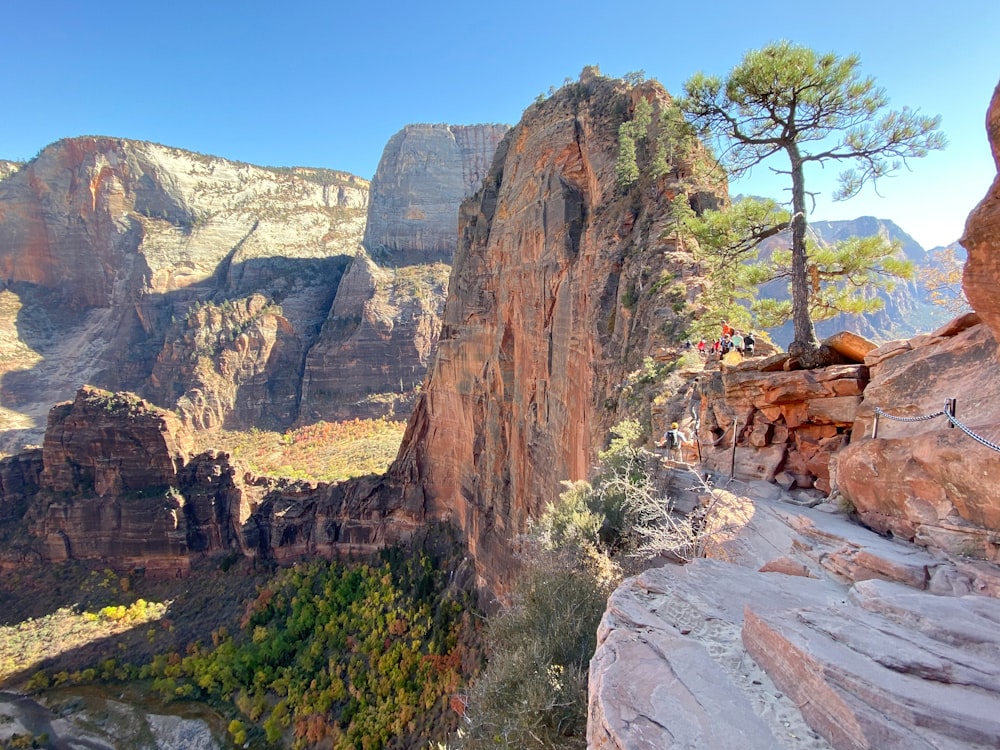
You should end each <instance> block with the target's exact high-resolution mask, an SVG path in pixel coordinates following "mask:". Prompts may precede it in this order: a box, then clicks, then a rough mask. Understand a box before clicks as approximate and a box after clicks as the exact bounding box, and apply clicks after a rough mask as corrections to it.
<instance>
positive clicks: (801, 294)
mask: <svg viewBox="0 0 1000 750" xmlns="http://www.w3.org/2000/svg"><path fill="white" fill-rule="evenodd" d="M786 150H787V151H788V157H789V159H790V160H791V162H792V327H793V331H794V339H793V341H792V343H791V344H790V345H789V347H788V353H789V354H792V355H794V356H797V357H801V356H803V355H810V354H813V353H815V352H816V350H817V349H818V348H819V341H818V340H817V339H816V329H815V327H814V326H813V322H812V316H811V315H810V314H809V273H808V266H807V263H806V261H807V256H806V185H805V177H804V175H803V171H802V159H801V157H800V156H799V149H798V145H797V144H795V143H794V142H793V143H791V144H790V145H789V146H788V147H787V149H786Z"/></svg>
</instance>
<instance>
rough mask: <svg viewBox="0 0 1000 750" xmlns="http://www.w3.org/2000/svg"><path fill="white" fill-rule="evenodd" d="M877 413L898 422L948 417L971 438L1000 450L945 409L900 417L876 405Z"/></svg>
mask: <svg viewBox="0 0 1000 750" xmlns="http://www.w3.org/2000/svg"><path fill="white" fill-rule="evenodd" d="M875 413H876V414H878V415H879V416H882V417H886V418H887V419H892V420H895V421H897V422H925V421H927V420H928V419H936V418H937V417H947V418H948V421H949V422H951V423H952V424H953V425H955V427H957V428H958V429H960V430H961V431H962V432H964V433H965V434H966V435H968V436H969V437H970V438H972V439H973V440H975V441H976V442H977V443H979V444H980V445H985V446H986V447H987V448H991V449H993V450H995V451H998V452H1000V445H997V444H996V443H992V442H990V441H989V440H987V439H986V438H984V437H982V436H981V435H977V434H976V433H974V432H973V431H972V430H970V429H969V428H968V427H966V426H965V425H964V424H962V423H961V422H959V421H958V420H957V419H955V416H954V415H953V414H951V413H950V412H948V411H946V410H943V409H942V410H941V411H936V412H934V413H933V414H924V415H922V416H919V417H899V416H896V415H895V414H887V413H886V412H884V411H882V409H880V408H879V407H877V406H876V407H875Z"/></svg>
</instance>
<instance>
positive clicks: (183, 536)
mask: <svg viewBox="0 0 1000 750" xmlns="http://www.w3.org/2000/svg"><path fill="white" fill-rule="evenodd" d="M189 441H190V434H189V433H188V431H187V430H186V429H185V428H184V427H183V425H182V424H181V421H180V419H178V417H177V415H176V414H173V413H172V412H169V411H166V410H163V409H158V408H157V407H155V406H153V405H151V404H149V403H148V402H145V401H142V400H141V399H138V398H136V397H135V396H132V395H131V394H126V393H110V392H108V391H102V390H99V389H95V388H91V387H85V388H82V389H81V390H80V391H79V393H78V394H77V397H76V400H74V401H73V402H70V403H65V404H60V405H57V406H55V407H53V409H52V411H51V412H50V414H49V426H48V429H47V430H46V434H45V444H44V445H43V446H42V456H43V469H42V472H41V475H40V477H39V480H38V488H37V491H36V492H35V497H34V500H33V503H32V507H31V508H30V510H29V512H28V517H29V518H31V519H33V525H32V534H33V535H34V536H36V537H37V538H38V539H40V540H41V542H40V547H41V553H42V555H43V557H45V558H46V559H50V560H56V561H58V560H64V559H68V558H71V557H73V558H92V557H102V558H108V559H114V560H116V561H118V564H135V565H144V566H150V567H152V568H154V569H157V568H168V567H170V568H172V567H174V566H175V565H176V566H178V569H181V570H183V569H185V568H186V554H187V553H188V552H189V551H192V552H193V551H205V550H213V551H214V550H224V549H227V548H228V546H229V541H230V540H231V538H232V535H233V528H232V525H231V523H230V514H231V513H233V512H234V508H233V507H232V506H233V505H234V504H236V503H238V501H239V494H238V493H235V492H233V483H232V477H231V471H230V470H229V469H228V467H227V466H225V462H223V463H222V464H221V465H220V464H219V462H218V458H217V457H216V456H208V455H205V456H201V457H199V458H198V459H197V460H196V462H195V463H201V464H205V463H208V464H214V465H215V466H214V468H213V469H206V468H205V467H204V466H203V467H202V469H201V470H200V471H193V470H192V466H191V464H187V465H186V461H187V452H188V448H189ZM192 479H193V480H196V481H195V482H193V483H192V481H191V480H192ZM189 485H190V486H189ZM185 492H187V493H188V495H189V497H188V496H186V495H185ZM216 506H218V507H216ZM234 515H235V516H236V517H239V515H240V512H239V511H238V510H235V513H234Z"/></svg>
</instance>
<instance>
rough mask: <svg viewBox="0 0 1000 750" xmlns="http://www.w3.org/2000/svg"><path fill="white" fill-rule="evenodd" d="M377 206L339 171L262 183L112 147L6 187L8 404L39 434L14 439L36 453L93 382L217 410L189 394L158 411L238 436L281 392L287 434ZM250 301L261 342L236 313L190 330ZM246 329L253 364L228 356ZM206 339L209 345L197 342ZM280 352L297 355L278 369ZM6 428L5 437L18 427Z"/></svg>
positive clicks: (181, 156)
mask: <svg viewBox="0 0 1000 750" xmlns="http://www.w3.org/2000/svg"><path fill="white" fill-rule="evenodd" d="M367 206H368V183H367V181H365V180H361V179H359V178H357V177H354V176H352V175H348V174H345V173H340V172H332V171H329V170H314V169H304V168H296V169H290V170H278V169H266V168H260V167H254V166H251V165H248V164H239V163H235V162H230V161H227V160H225V159H220V158H216V157H210V156H203V155H200V154H194V153H190V152H186V151H181V150H179V149H173V148H167V147H164V146H159V145H156V144H151V143H143V142H138V141H127V140H121V139H113V138H76V139H71V140H65V141H60V142H58V143H55V144H53V145H51V146H49V147H47V148H46V149H44V150H43V151H42V152H41V154H40V155H39V156H38V157H37V158H36V159H34V160H32V161H31V162H29V163H28V164H26V165H24V166H22V167H21V168H20V169H18V170H17V171H15V172H13V173H11V174H9V175H8V176H7V177H6V178H5V179H3V180H2V181H0V280H2V282H3V287H2V289H0V297H2V300H0V317H2V322H3V324H4V325H5V326H7V327H8V328H9V330H11V331H16V334H17V336H16V340H14V341H10V342H8V341H7V340H6V339H4V340H2V341H0V348H2V349H3V353H4V354H5V356H4V357H3V360H4V362H5V363H7V364H5V365H4V366H3V370H2V371H0V374H2V375H3V406H5V407H8V408H10V409H12V410H13V411H15V412H17V414H19V415H22V416H23V417H24V418H26V419H27V420H28V421H32V420H33V421H34V426H35V430H34V434H26V435H24V436H23V437H22V436H21V435H15V436H13V437H12V438H11V442H13V439H14V437H20V438H21V439H22V440H23V438H24V437H27V438H28V439H31V438H34V440H35V441H37V434H38V432H39V429H40V428H41V427H42V426H43V425H44V415H45V414H46V413H47V411H48V409H49V407H50V406H51V405H52V403H54V402H57V401H61V400H65V399H66V398H69V397H71V396H72V394H73V393H74V392H75V390H76V389H77V388H78V387H79V386H80V385H81V384H83V383H95V384H98V385H101V386H102V387H107V388H109V389H112V390H130V391H134V392H138V393H144V394H150V395H153V394H155V395H156V397H157V398H160V397H162V396H165V395H169V396H171V397H173V398H174V399H179V398H181V397H184V396H185V395H188V391H189V390H194V391H197V392H200V393H202V394H204V398H203V401H204V403H205V404H206V406H205V407H204V408H202V407H200V406H199V405H198V404H199V400H198V399H197V398H191V397H189V398H188V399H187V401H185V402H183V403H178V401H177V400H166V401H163V402H161V405H163V406H169V407H177V406H180V408H181V411H182V413H183V414H184V417H185V419H186V421H188V423H189V424H192V425H201V424H217V423H219V422H220V421H221V420H224V419H226V418H227V417H228V416H229V415H230V414H232V415H233V422H234V423H235V424H236V425H245V424H247V423H248V422H250V421H255V420H257V419H259V418H260V417H261V412H262V407H261V405H260V403H259V402H260V401H261V397H262V393H263V392H265V391H267V390H271V391H273V392H274V393H276V394H280V397H279V398H278V400H279V401H281V405H280V406H279V408H278V411H279V412H280V413H275V414H272V415H270V416H272V417H273V418H274V420H276V421H278V422H279V423H283V424H288V423H289V422H290V420H291V419H292V418H294V416H295V413H296V412H295V408H294V407H297V404H294V405H293V408H291V409H289V407H288V405H287V403H285V400H286V397H287V395H288V394H289V393H291V395H292V397H293V398H295V399H297V398H298V384H297V383H296V384H295V386H294V387H290V386H289V384H288V383H287V382H286V381H287V378H288V376H289V372H290V373H291V375H292V376H294V377H295V378H296V379H298V378H300V377H301V371H302V366H303V357H304V355H305V352H306V351H307V350H308V349H309V347H311V345H312V344H313V342H314V340H315V337H316V334H317V332H318V331H319V329H320V327H321V326H322V323H323V321H324V319H325V318H326V316H327V314H328V312H329V310H330V306H331V304H332V302H333V298H334V295H335V293H336V288H337V284H338V282H339V279H340V276H341V275H342V274H343V272H344V270H345V268H346V267H347V265H348V263H349V261H350V259H351V258H352V257H353V256H354V255H355V254H356V253H357V252H359V249H360V240H361V237H362V233H363V231H364V222H365V213H366V210H367ZM254 295H262V296H264V297H265V298H266V299H267V300H268V301H269V302H270V303H272V305H273V307H272V308H271V309H272V311H273V312H274V313H276V315H275V316H274V317H272V318H270V319H269V320H267V321H264V322H262V324H261V325H260V326H258V327H257V329H256V330H255V331H252V332H247V331H241V330H239V327H240V325H241V321H239V320H236V319H235V318H233V317H232V316H230V319H229V320H227V321H225V325H224V326H223V327H224V328H225V330H224V331H223V330H222V329H221V328H219V327H218V326H216V327H214V328H210V329H209V330H205V331H200V332H196V331H193V330H192V328H191V326H192V325H196V324H197V323H198V321H199V320H202V319H205V320H207V319H208V318H207V317H206V316H201V317H198V316H195V317H194V318H192V316H191V313H192V310H193V309H194V308H195V307H200V306H202V305H205V304H207V303H209V304H212V305H216V306H218V307H222V306H224V305H225V304H227V303H228V304H229V305H233V304H236V305H242V306H244V307H246V306H249V305H252V304H253V303H252V302H251V300H252V299H253V297H254ZM213 320H214V318H213ZM178 321H180V322H181V323H180V324H178ZM240 333H247V335H248V336H250V337H251V338H254V337H256V338H257V339H259V341H255V342H250V348H251V349H256V350H257V351H258V352H259V354H260V355H261V356H260V357H258V358H257V361H255V362H254V363H253V365H252V366H249V365H248V363H247V361H246V360H247V356H246V352H238V351H236V350H235V348H234V347H233V346H230V344H232V343H233V342H232V341H231V340H228V339H232V338H234V337H235V335H238V334H240ZM189 334H190V336H189ZM223 334H225V336H226V337H227V340H219V337H220V336H222V335H223ZM211 336H215V337H216V339H217V340H216V341H215V342H214V343H213V345H212V346H211V347H208V348H205V347H202V348H200V349H199V347H198V346H192V347H189V346H187V344H188V343H191V342H194V341H197V342H198V344H199V346H200V344H201V343H204V341H203V340H204V339H205V338H206V337H211ZM279 349H280V351H281V352H282V353H283V354H284V355H286V356H285V357H284V358H282V357H278V358H277V359H275V360H274V361H273V362H268V361H267V359H266V358H265V357H266V355H268V354H270V353H273V352H274V351H275V350H279ZM234 356H236V357H237V358H239V359H241V362H240V363H239V366H238V367H235V368H234V367H233V366H232V365H233V363H232V362H231V361H229V360H232V359H233V357H234ZM203 357H204V358H207V359H205V360H204V361H199V358H203ZM196 365H197V366H196ZM154 367H155V368H156V377H155V381H156V382H155V383H150V382H149V379H150V376H151V373H152V371H153V369H154ZM195 370H197V372H195ZM227 371H228V372H227ZM192 376H194V378H193V381H194V382H192ZM230 376H232V377H230ZM241 377H246V380H245V381H243V380H241V379H240V378H241ZM223 381H227V382H223ZM230 391H234V392H236V393H237V397H236V398H233V397H232V394H231V393H230ZM244 403H246V404H248V408H247V409H246V410H245V411H243V404H244ZM221 405H225V407H226V409H228V411H223V412H221V413H220V411H219V407H220V406H221ZM3 416H4V417H5V419H4V420H0V421H3V424H2V425H0V427H4V428H6V427H8V426H9V425H13V424H16V420H14V419H13V418H12V415H10V414H3ZM7 417H11V418H10V419H6V418H7Z"/></svg>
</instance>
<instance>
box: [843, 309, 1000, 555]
mask: <svg viewBox="0 0 1000 750" xmlns="http://www.w3.org/2000/svg"><path fill="white" fill-rule="evenodd" d="M866 361H867V362H868V363H869V370H870V373H871V383H870V384H869V385H868V388H867V389H866V390H865V394H864V400H863V402H862V403H861V405H860V406H859V408H858V416H857V421H856V422H855V424H854V427H853V435H854V437H853V438H852V441H851V445H848V446H847V447H846V448H844V450H842V451H841V452H840V453H838V454H837V455H836V456H835V458H834V473H835V483H836V486H837V488H838V489H839V491H840V493H841V494H842V495H843V496H844V498H845V499H846V500H847V501H849V502H850V503H851V504H852V505H853V506H854V508H855V509H856V510H857V513H858V516H859V518H860V519H861V521H862V522H863V523H865V524H866V525H868V526H870V527H871V528H874V529H877V530H879V531H881V532H883V533H891V534H893V535H894V536H897V537H899V538H901V539H907V540H911V541H915V542H918V543H919V544H923V545H926V546H930V547H935V548H940V549H947V550H950V551H952V552H953V553H961V554H968V555H975V556H976V557H980V558H987V559H993V560H1000V547H998V546H997V544H996V532H997V531H998V530H1000V490H998V489H997V487H996V485H995V483H994V482H993V481H992V480H991V477H992V476H993V474H994V473H995V472H994V467H995V465H996V461H997V453H996V451H994V450H991V449H990V448H988V447H986V446H984V445H981V444H980V443H978V442H977V441H975V440H974V439H972V438H971V437H970V436H969V435H967V434H965V433H964V432H963V431H962V430H960V429H957V428H953V427H951V423H950V422H949V420H948V419H947V417H946V416H943V415H941V416H937V417H934V418H933V419H927V420H920V421H896V420H893V419H889V418H886V417H882V418H881V419H880V420H879V424H878V434H877V437H876V438H875V439H872V433H873V430H874V416H875V414H874V410H875V408H876V407H879V408H881V409H883V410H884V411H885V412H886V413H888V414H891V415H894V416H898V417H902V418H904V419H908V420H910V419H913V418H915V417H921V416H925V415H930V414H938V415H940V414H941V412H942V411H943V410H944V408H945V402H946V401H947V400H949V399H955V400H956V407H957V408H956V417H957V418H958V419H959V420H960V421H961V422H962V423H963V424H965V425H966V426H967V427H968V428H969V429H970V430H972V431H973V432H975V433H976V434H978V435H981V436H983V437H985V438H986V439H987V440H990V441H993V442H994V443H997V444H1000V430H998V428H997V424H998V422H1000V406H998V404H1000V378H998V377H997V376H996V373H997V372H998V366H1000V362H998V354H997V346H996V341H995V339H994V337H993V335H992V333H991V331H990V329H989V328H988V327H987V326H985V325H982V324H979V323H978V318H976V316H975V315H972V314H970V315H968V316H966V317H964V318H961V319H959V320H957V321H955V323H954V324H952V325H950V326H947V327H945V328H943V329H940V330H939V331H936V332H935V333H933V334H928V335H926V336H923V337H919V338H917V339H911V340H909V341H903V342H893V343H890V344H886V345H884V346H882V347H879V348H878V349H876V350H874V351H872V352H871V353H870V354H869V355H868V357H866Z"/></svg>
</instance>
